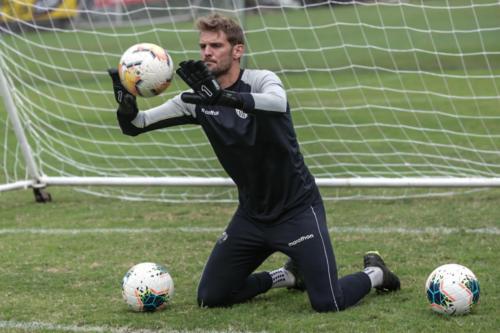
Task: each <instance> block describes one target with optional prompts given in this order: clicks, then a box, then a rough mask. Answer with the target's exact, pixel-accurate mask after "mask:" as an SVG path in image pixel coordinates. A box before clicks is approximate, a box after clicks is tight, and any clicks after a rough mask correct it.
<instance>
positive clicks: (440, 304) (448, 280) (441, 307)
mask: <svg viewBox="0 0 500 333" xmlns="http://www.w3.org/2000/svg"><path fill="white" fill-rule="evenodd" d="M425 290H426V293H427V299H428V300H429V302H430V305H431V308H432V310H434V311H436V312H438V313H440V314H445V315H462V314H467V313H469V312H470V311H471V309H472V306H473V305H474V304H477V303H478V301H479V281H478V280H477V278H476V276H475V275H474V273H472V271H471V270H470V269H468V268H467V267H465V266H462V265H458V264H446V265H442V266H439V267H438V268H436V269H435V270H434V271H433V272H432V273H431V274H430V275H429V277H428V278H427V282H426V283H425Z"/></svg>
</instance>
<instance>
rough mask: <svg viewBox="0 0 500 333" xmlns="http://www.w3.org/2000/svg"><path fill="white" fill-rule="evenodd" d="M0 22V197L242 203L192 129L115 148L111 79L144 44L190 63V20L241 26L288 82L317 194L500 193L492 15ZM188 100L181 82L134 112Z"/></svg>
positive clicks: (498, 8)
mask: <svg viewBox="0 0 500 333" xmlns="http://www.w3.org/2000/svg"><path fill="white" fill-rule="evenodd" d="M1 10H2V15H1V16H0V32H1V33H0V79H1V80H0V83H2V84H1V85H0V91H1V93H2V96H3V102H4V103H0V127H1V129H2V130H1V132H0V133H1V139H0V144H1V147H2V150H1V154H0V163H1V168H2V172H1V173H0V190H9V189H14V188H19V187H29V186H45V185H49V186H50V185H68V186H74V187H75V188H78V189H80V190H82V191H87V192H89V193H94V194H97V195H105V196H114V197H122V198H128V199H136V200H162V201H184V200H186V201H187V200H190V201H232V200H235V199H236V198H237V194H236V192H235V189H234V186H232V183H231V181H230V180H229V179H228V178H227V175H226V174H225V172H224V170H223V169H222V167H221V166H220V164H219V162H218V161H217V159H216V157H215V155H214V153H213V151H212V148H211V147H210V145H209V144H208V141H207V138H206V137H205V135H204V134H203V132H202V131H201V129H200V128H199V127H197V126H177V127H172V128H169V129H164V130H159V131H154V132H150V133H147V134H142V135H140V136H138V137H133V138H132V137H128V136H125V135H123V134H121V132H120V129H119V127H118V125H117V121H116V115H115V110H116V103H115V101H114V98H113V92H112V87H111V81H110V79H109V77H108V76H107V73H106V69H107V68H111V67H116V66H117V63H118V60H119V58H120V56H121V54H122V52H123V51H125V50H126V49H127V48H128V47H129V46H131V45H132V44H135V43H138V42H151V43H156V44H159V45H162V46H163V47H164V48H166V49H167V50H168V52H169V53H170V55H171V56H172V58H173V59H174V62H175V63H177V64H178V63H179V62H180V61H182V60H186V59H197V58H198V57H199V50H198V43H197V42H198V33H197V31H196V29H195V28H194V25H193V20H194V19H195V18H197V17H199V16H201V15H204V14H207V13H210V12H212V11H214V10H217V11H219V12H221V13H223V14H226V15H230V16H232V17H234V18H235V19H237V20H238V21H239V22H240V23H241V25H242V26H243V27H244V29H245V32H246V56H245V58H244V66H245V67H247V68H263V69H264V68H265V69H270V70H272V71H274V72H275V73H276V74H277V75H278V76H279V77H280V78H281V80H282V81H283V83H284V85H285V88H286V90H287V94H288V101H289V103H290V106H291V109H292V115H293V119H294V125H295V128H296V131H297V136H298V139H299V142H300V144H301V151H302V153H303V155H304V157H305V160H306V162H307V164H308V166H309V168H310V170H311V172H312V173H313V174H314V176H315V177H316V179H317V181H318V183H319V184H320V185H325V186H328V185H329V186H332V187H334V188H335V187H358V186H359V187H361V188H364V187H381V188H387V187H401V188H402V189H404V190H403V195H407V194H409V193H410V192H409V191H408V189H409V188H413V187H423V188H424V189H423V190H418V191H419V192H415V193H417V195H427V194H432V193H447V192H448V191H450V190H449V189H444V190H442V189H441V190H434V189H433V188H434V187H485V186H499V185H500V113H499V110H500V98H499V97H500V43H499V42H498V41H499V39H498V36H499V34H500V23H499V20H498V17H500V3H499V1H497V0H474V1H472V0H453V1H451V0H448V1H446V0H442V1H439V0H436V1H423V0H422V1H307V0H304V1H293V0H288V1H285V0H269V1H237V0H233V1H201V0H199V1H196V0H191V1H175V0H173V1H170V0H169V1H166V0H83V1H76V0H61V1H53V2H51V1H34V0H4V1H3V2H2V7H1ZM184 89H186V86H185V85H184V83H183V82H182V81H181V80H179V79H177V78H174V80H173V84H172V86H171V87H170V88H169V89H168V90H167V91H166V92H165V93H163V94H162V95H160V96H158V97H154V98H150V99H143V98H139V99H138V103H139V107H140V109H143V110H144V109H147V108H149V107H153V106H156V105H159V104H160V103H162V102H164V101H165V100H167V99H168V98H170V97H173V96H174V95H176V94H178V93H179V92H180V91H181V90H184ZM95 185H100V186H95ZM126 185H136V186H140V187H127V186H126ZM154 185H158V186H154ZM179 185H185V186H179ZM353 193H354V194H351V195H352V196H360V194H359V193H361V192H353ZM378 193H382V196H384V194H383V193H384V190H381V191H380V192H378ZM337 196H339V195H338V194H335V193H334V194H333V197H337Z"/></svg>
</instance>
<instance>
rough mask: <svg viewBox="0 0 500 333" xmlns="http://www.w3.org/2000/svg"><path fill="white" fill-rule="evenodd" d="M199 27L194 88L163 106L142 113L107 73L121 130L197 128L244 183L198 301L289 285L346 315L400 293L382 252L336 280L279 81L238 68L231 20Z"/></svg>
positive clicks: (218, 302) (186, 67)
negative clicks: (278, 257) (278, 261)
mask: <svg viewBox="0 0 500 333" xmlns="http://www.w3.org/2000/svg"><path fill="white" fill-rule="evenodd" d="M197 28H198V30H199V32H200V34H199V46H200V53H201V60H198V61H194V60H188V61H184V62H181V63H180V65H179V68H178V69H177V74H178V76H179V77H180V78H181V79H182V80H184V81H185V82H186V84H187V85H188V86H189V87H190V88H191V90H189V91H187V92H183V93H181V94H180V95H178V96H175V97H173V98H172V99H170V100H168V101H166V102H165V103H164V104H162V105H160V106H158V107H155V108H152V109H149V110H146V111H141V112H139V110H138V108H137V104H136V101H135V97H134V96H132V95H131V94H129V93H127V92H126V90H125V89H124V88H123V86H122V85H121V84H120V80H119V78H118V74H117V72H116V70H110V71H109V72H110V75H111V77H112V79H113V87H114V92H115V98H116V100H117V102H118V103H119V107H118V111H117V115H118V122H119V124H120V127H121V129H122V131H123V133H124V134H126V135H131V136H135V135H138V134H141V133H144V132H148V131H151V130H155V129H160V128H165V127H169V126H174V125H181V124H196V125H199V126H201V127H202V129H203V130H204V132H205V134H206V136H207V138H208V140H209V141H210V144H211V145H212V147H213V149H214V152H215V154H216V155H217V157H218V159H219V161H220V163H221V164H222V166H223V167H224V169H225V170H226V172H227V173H228V174H229V176H230V177H231V178H232V179H233V181H234V182H235V183H236V186H237V188H238V193H239V205H238V207H237V209H236V212H235V213H234V215H233V217H232V218H231V221H230V222H229V225H228V226H227V228H226V230H225V231H224V232H223V234H222V235H221V237H220V238H219V239H218V240H217V242H216V243H215V246H214V248H213V250H212V253H211V254H210V257H209V258H208V261H207V263H206V265H205V268H204V270H203V273H202V276H201V280H200V283H199V286H198V304H199V305H200V306H203V307H220V306H230V305H232V304H235V303H240V302H244V301H247V300H249V299H251V298H253V297H255V296H256V295H259V294H262V293H265V292H267V291H268V290H269V289H271V288H278V287H288V288H290V289H299V290H306V291H307V294H308V296H309V300H310V302H311V305H312V307H313V309H314V310H316V311H320V312H323V311H340V310H343V309H345V308H347V307H349V306H351V305H354V304H356V303H358V301H359V300H361V299H362V298H363V297H364V296H365V295H366V294H368V293H369V292H370V290H371V288H372V287H373V288H376V289H378V290H379V291H394V290H397V289H399V288H400V282H399V279H398V277H397V276H396V275H395V274H394V273H392V272H391V271H390V270H389V269H388V268H387V266H386V265H385V263H384V261H383V260H382V258H381V257H380V256H379V254H378V253H376V252H369V253H367V254H366V255H365V256H364V270H363V271H360V272H357V273H354V274H351V275H347V276H344V277H342V278H340V279H339V278H338V276H337V266H336V262H335V256H334V252H333V248H332V244H331V242H330V237H329V234H328V228H327V224H326V217H325V210H324V206H323V202H322V199H321V195H320V193H319V191H318V188H317V186H316V184H315V181H314V178H313V176H312V175H311V173H310V172H309V170H308V168H307V167H306V165H305V163H304V159H303V157H302V154H301V153H300V150H299V145H298V142H297V138H296V135H295V131H294V129H293V125H292V115H291V113H290V108H289V105H288V102H287V97H286V93H285V90H284V88H283V85H282V83H281V81H280V79H279V78H278V77H277V76H276V75H275V74H274V73H272V72H270V71H267V70H249V69H241V68H240V59H241V58H242V56H243V54H244V50H245V47H244V35H243V31H242V29H241V27H240V26H239V25H238V24H237V23H236V22H235V21H233V20H232V19H230V18H227V17H224V16H222V15H220V14H212V15H209V16H205V17H202V18H199V19H198V21H197ZM277 251H279V252H282V253H284V254H286V255H287V256H289V257H290V259H289V260H288V261H287V262H286V263H285V265H284V267H282V268H278V269H276V270H274V271H271V272H254V271H255V270H256V269H257V268H258V267H259V266H260V265H261V264H262V262H263V261H264V260H266V258H268V257H269V256H270V255H271V254H273V253H274V252H277Z"/></svg>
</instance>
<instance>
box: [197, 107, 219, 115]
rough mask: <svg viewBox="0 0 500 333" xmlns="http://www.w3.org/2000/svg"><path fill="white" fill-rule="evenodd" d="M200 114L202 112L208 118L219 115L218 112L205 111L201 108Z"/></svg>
mask: <svg viewBox="0 0 500 333" xmlns="http://www.w3.org/2000/svg"><path fill="white" fill-rule="evenodd" d="M201 112H203V113H204V114H206V115H208V116H218V115H219V111H215V110H207V109H205V108H201Z"/></svg>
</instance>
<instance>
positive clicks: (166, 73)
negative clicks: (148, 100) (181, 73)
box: [118, 43, 174, 97]
mask: <svg viewBox="0 0 500 333" xmlns="http://www.w3.org/2000/svg"><path fill="white" fill-rule="evenodd" d="M173 74H174V63H173V61H172V58H171V57H170V55H169V54H168V53H167V51H166V50H165V49H164V48H162V47H160V46H158V45H155V44H151V43H140V44H135V45H133V46H131V47H130V48H128V49H127V50H126V51H125V53H123V55H122V57H121V59H120V63H119V64H118V75H119V76H120V81H121V83H122V85H123V86H124V87H125V89H127V91H128V92H129V93H131V94H132V95H134V96H142V97H152V96H156V95H158V94H160V93H162V92H163V91H164V90H165V89H167V88H168V86H169V85H170V82H171V81H172V76H173Z"/></svg>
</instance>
